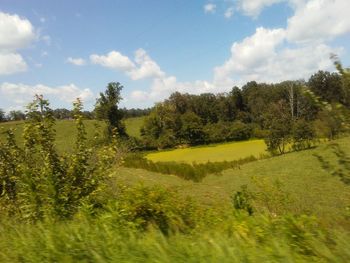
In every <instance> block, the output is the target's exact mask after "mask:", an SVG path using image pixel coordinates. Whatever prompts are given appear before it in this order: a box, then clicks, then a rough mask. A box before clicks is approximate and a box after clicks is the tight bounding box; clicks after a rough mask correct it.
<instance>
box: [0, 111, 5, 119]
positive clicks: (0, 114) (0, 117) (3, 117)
mask: <svg viewBox="0 0 350 263" xmlns="http://www.w3.org/2000/svg"><path fill="white" fill-rule="evenodd" d="M3 121H6V114H5V111H4V110H3V109H0V122H3Z"/></svg>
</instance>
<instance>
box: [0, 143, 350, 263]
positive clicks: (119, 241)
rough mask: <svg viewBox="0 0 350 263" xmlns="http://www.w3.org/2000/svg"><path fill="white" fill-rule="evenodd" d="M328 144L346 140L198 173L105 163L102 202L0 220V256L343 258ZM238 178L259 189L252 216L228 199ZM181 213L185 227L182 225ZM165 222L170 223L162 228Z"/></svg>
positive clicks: (345, 196) (344, 215) (343, 199)
mask: <svg viewBox="0 0 350 263" xmlns="http://www.w3.org/2000/svg"><path fill="white" fill-rule="evenodd" d="M336 145H340V147H341V148H342V149H343V150H344V151H346V152H349V150H350V140H349V138H343V139H339V140H336V141H333V142H331V143H326V144H323V145H320V146H318V147H317V148H314V149H311V150H305V151H300V152H293V153H288V154H285V155H282V156H277V157H273V158H268V159H263V160H259V161H255V162H251V163H247V164H244V165H241V166H240V168H239V169H229V170H226V171H224V172H223V174H222V175H220V176H218V175H209V176H207V177H205V178H204V179H203V181H202V182H199V183H194V182H191V181H185V180H182V179H180V178H179V177H176V176H172V175H164V174H158V173H152V172H148V171H145V170H141V169H130V168H124V167H120V166H118V167H114V168H112V169H111V170H109V173H110V179H109V180H108V183H107V185H106V187H105V188H104V190H103V191H102V192H101V196H100V198H102V200H109V204H108V205H106V208H105V209H104V210H102V211H100V212H99V213H98V214H97V215H90V213H89V212H88V211H89V209H88V208H85V209H86V210H84V209H83V210H82V211H81V212H80V213H78V214H77V215H76V216H75V217H74V218H73V219H72V220H69V221H63V222H51V221H50V220H46V221H43V222H38V223H36V224H34V225H31V224H21V223H16V222H10V221H7V220H6V219H4V220H2V221H1V224H0V231H1V233H2V235H1V237H0V247H1V251H0V260H1V262H38V261H43V262H145V261H147V262H348V261H349V260H350V253H349V250H348V243H349V242H350V239H349V234H348V230H349V229H350V225H349V216H350V213H349V203H350V186H349V185H348V184H345V183H344V182H343V181H342V180H341V178H340V177H338V176H337V175H335V174H333V175H332V172H331V169H332V168H330V167H332V166H333V165H334V166H335V167H338V168H341V167H342V165H341V164H339V159H338V157H337V156H336V154H335V153H334V151H335V149H336V147H337V146H336ZM319 157H322V158H324V160H327V162H328V166H327V167H326V166H325V165H322V163H320V158H319ZM329 169H330V170H329ZM276 182H277V183H276ZM242 185H247V187H248V189H250V190H251V191H252V192H254V193H257V194H259V198H258V199H257V201H256V203H254V209H255V214H254V216H248V215H246V214H245V213H239V212H238V211H236V210H234V209H233V206H232V196H233V194H234V193H236V192H237V191H240V190H241V189H242V188H241V186H242ZM125 202H126V205H125ZM179 215H181V217H180V218H179V217H178V216H179ZM181 218H182V219H181ZM182 220H190V221H186V222H187V223H186V226H187V225H188V224H190V225H191V227H188V228H184V229H183V227H184V223H183V222H182ZM145 222H149V223H148V224H147V228H146V229H145V230H140V228H139V224H141V225H143V224H144V223H145ZM164 222H165V223H169V222H171V223H170V226H169V227H171V229H172V227H174V229H173V230H171V231H170V232H164V231H162V230H161V229H162V226H163V224H164Z"/></svg>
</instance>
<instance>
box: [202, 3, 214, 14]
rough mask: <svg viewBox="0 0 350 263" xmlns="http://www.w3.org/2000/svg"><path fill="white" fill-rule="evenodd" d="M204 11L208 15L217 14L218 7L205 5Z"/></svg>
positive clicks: (210, 4)
mask: <svg viewBox="0 0 350 263" xmlns="http://www.w3.org/2000/svg"><path fill="white" fill-rule="evenodd" d="M203 9H204V12H205V13H206V14H209V13H211V14H212V13H215V11H216V5H215V4H212V3H209V4H206V5H204V7H203Z"/></svg>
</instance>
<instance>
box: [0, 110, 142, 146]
mask: <svg viewBox="0 0 350 263" xmlns="http://www.w3.org/2000/svg"><path fill="white" fill-rule="evenodd" d="M143 119H144V117H136V118H129V119H126V120H125V126H126V131H127V133H128V134H129V135H130V136H134V137H137V138H140V136H141V135H140V128H141V125H142V123H143ZM84 124H85V126H86V132H87V137H88V139H89V140H91V139H93V137H94V135H95V133H96V132H97V133H99V134H100V135H101V134H102V133H103V132H104V129H105V127H106V124H105V123H104V122H103V121H97V120H85V121H84ZM23 126H24V122H23V121H11V122H4V123H1V124H0V141H2V140H4V139H5V137H6V136H5V134H4V133H3V132H2V131H5V130H7V129H13V130H14V133H15V137H16V139H17V140H18V142H19V143H20V144H21V143H22V132H23ZM55 129H56V145H57V149H58V150H59V151H60V152H65V151H71V149H72V145H74V142H75V135H76V127H75V123H74V120H59V121H57V122H56V125H55Z"/></svg>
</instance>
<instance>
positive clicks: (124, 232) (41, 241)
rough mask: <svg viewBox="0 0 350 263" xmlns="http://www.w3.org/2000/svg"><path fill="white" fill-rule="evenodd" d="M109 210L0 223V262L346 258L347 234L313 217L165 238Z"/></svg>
mask: <svg viewBox="0 0 350 263" xmlns="http://www.w3.org/2000/svg"><path fill="white" fill-rule="evenodd" d="M110 218H113V213H110V214H107V215H105V216H104V217H101V218H97V219H91V218H85V217H83V218H79V219H75V220H73V221H69V222H60V223H50V222H42V223H38V224H36V225H23V224H22V225H20V224H16V223H13V222H2V223H1V225H0V231H1V236H0V248H1V250H0V261H1V262H4V263H5V262H11V263H16V262H349V261H350V250H349V249H348V244H349V242H350V236H349V233H347V232H342V231H327V230H324V229H322V227H321V228H320V226H319V225H318V224H317V222H316V221H315V220H314V219H313V218H309V217H291V216H289V217H288V216H286V217H284V218H280V219H271V218H266V217H256V218H233V217H232V218H230V219H229V220H227V221H225V222H222V223H221V225H216V229H215V230H214V228H213V229H211V230H208V229H198V231H197V233H194V234H181V233H174V234H171V235H170V236H165V235H164V234H162V232H160V231H158V230H157V229H156V228H153V229H152V228H151V229H149V230H147V231H146V232H137V231H133V230H131V229H128V228H125V227H120V225H118V224H115V223H114V221H113V220H110Z"/></svg>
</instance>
